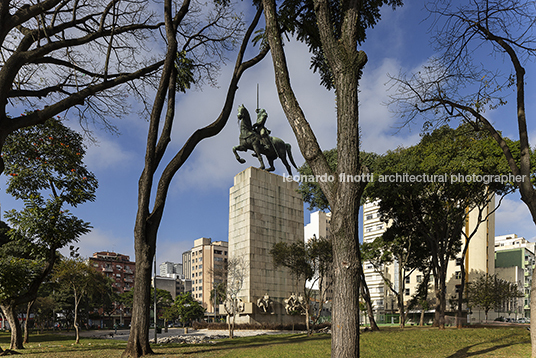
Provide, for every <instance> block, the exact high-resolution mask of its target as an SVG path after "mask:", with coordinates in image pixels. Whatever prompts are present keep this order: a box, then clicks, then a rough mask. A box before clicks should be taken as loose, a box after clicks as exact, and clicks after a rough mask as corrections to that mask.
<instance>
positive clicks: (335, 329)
mask: <svg viewBox="0 0 536 358" xmlns="http://www.w3.org/2000/svg"><path fill="white" fill-rule="evenodd" d="M262 3H263V7H264V14H265V20H266V38H267V40H268V43H269V45H270V53H271V54H272V62H273V65H274V70H275V76H276V79H275V80H276V85H277V90H278V93H279V101H280V103H281V106H282V107H283V111H284V112H285V115H286V117H287V119H288V121H289V123H290V125H291V126H292V129H293V131H294V134H295V136H296V139H297V141H298V144H299V146H300V151H301V152H302V155H303V157H304V158H305V160H306V161H307V163H308V164H309V166H310V167H311V169H312V171H313V173H314V174H315V175H323V174H328V175H336V176H337V177H336V181H335V182H320V183H319V185H320V188H321V189H322V192H323V193H324V195H325V196H326V198H327V199H328V202H329V204H330V208H331V211H332V219H331V224H330V228H331V230H332V234H333V236H332V244H333V272H334V278H335V279H334V286H333V287H334V289H333V311H332V339H331V355H332V357H337V358H346V357H352V358H353V357H359V289H360V288H359V282H360V280H361V276H360V271H359V268H360V266H361V259H360V255H359V235H358V233H359V229H358V226H359V207H360V200H361V194H362V192H363V185H362V183H356V182H348V181H341V182H339V181H338V179H339V178H338V175H339V174H342V175H352V176H354V175H358V174H360V173H361V165H360V162H359V111H358V82H359V77H360V74H361V70H362V68H363V67H364V65H365V63H366V61H367V58H366V55H365V53H364V52H362V51H357V48H356V41H355V40H356V28H355V27H354V26H353V25H355V23H356V21H357V18H358V16H359V14H358V12H359V9H358V7H359V5H358V4H357V2H355V3H352V4H349V6H348V8H345V9H344V14H343V16H344V18H345V19H344V21H343V23H345V24H348V27H345V28H344V29H343V31H342V33H341V38H340V39H335V37H334V36H333V26H332V24H331V21H330V11H329V5H328V3H327V1H317V0H315V1H314V3H315V4H314V5H315V13H316V15H317V20H318V24H319V25H318V28H319V30H320V38H321V41H322V48H323V50H324V54H325V57H326V59H327V60H328V62H329V66H330V68H331V70H332V73H333V77H334V82H335V88H336V91H335V92H336V97H337V155H338V156H337V160H338V161H337V171H336V172H335V173H333V172H332V171H331V169H330V167H329V165H328V164H327V161H326V158H325V157H324V155H323V154H322V151H321V149H320V146H319V145H318V141H317V140H316V137H315V135H314V132H313V131H312V129H311V127H310V125H309V123H308V122H307V120H306V119H305V115H304V114H303V111H302V110H301V108H300V105H299V103H298V101H297V99H296V97H295V95H294V92H293V90H292V86H291V84H290V75H289V73H288V68H287V64H286V58H285V53H284V51H283V45H282V41H281V36H280V33H279V27H278V24H277V15H276V13H277V12H276V5H275V1H274V0H263V2H262Z"/></svg>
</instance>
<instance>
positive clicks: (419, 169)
mask: <svg viewBox="0 0 536 358" xmlns="http://www.w3.org/2000/svg"><path fill="white" fill-rule="evenodd" d="M377 169H378V170H377V172H376V173H375V174H377V177H376V178H375V181H374V183H371V185H369V187H367V196H368V197H369V198H371V199H379V200H380V201H379V206H380V209H379V211H380V215H381V220H382V221H384V222H392V225H391V226H392V227H393V229H392V231H393V234H392V237H393V238H397V237H404V238H409V239H410V240H411V241H412V242H421V241H425V242H426V247H427V251H428V255H429V257H430V258H431V260H430V264H431V266H430V270H431V272H432V274H433V276H434V287H435V294H436V307H435V320H434V324H435V325H436V326H438V327H440V328H443V327H444V314H445V309H446V274H447V267H448V264H449V261H450V260H452V259H454V258H455V257H456V256H457V255H458V253H460V251H462V241H461V238H462V235H464V236H465V239H466V240H465V246H464V249H463V255H465V253H466V251H467V246H468V245H469V242H470V239H471V237H472V236H474V235H475V234H476V232H477V229H478V225H479V224H480V223H481V222H484V221H486V220H487V217H488V216H489V215H491V213H492V212H493V211H494V210H496V208H495V209H494V210H491V211H489V212H486V210H487V209H488V207H489V203H490V201H492V200H494V199H495V197H494V194H498V195H505V194H506V193H508V192H509V191H510V186H509V183H508V182H503V181H501V180H496V179H497V178H496V177H495V175H498V174H505V173H506V174H507V173H508V172H509V170H508V167H507V163H506V162H505V160H504V158H502V156H501V155H500V151H499V148H498V146H497V145H496V144H495V143H494V142H493V140H492V139H491V138H489V136H487V135H486V133H485V132H479V133H471V132H469V133H468V132H467V127H465V126H461V127H459V128H458V129H452V128H449V127H447V126H444V127H441V128H439V129H437V130H435V131H433V132H432V133H430V134H426V135H424V136H423V138H422V140H421V142H420V143H419V144H418V145H416V146H414V147H411V148H407V149H399V150H396V151H392V152H389V153H388V154H387V155H386V156H385V157H384V158H382V159H381V160H379V161H378V162H377ZM402 174H403V175H407V176H408V177H409V176H411V175H413V177H414V178H420V179H419V180H417V179H415V180H409V179H406V180H395V179H396V178H394V179H393V178H392V177H394V176H396V175H402ZM473 175H480V179H478V178H477V177H475V179H471V180H466V179H465V178H466V177H467V176H469V177H470V178H473ZM485 175H492V176H491V177H484V176H485ZM452 176H454V177H455V178H462V177H463V178H464V179H463V180H462V179H456V180H454V179H452ZM382 178H387V179H384V180H382ZM485 178H488V179H489V180H487V179H485ZM499 179H500V178H499ZM497 207H498V206H497ZM471 212H473V213H475V212H476V213H477V216H478V220H477V224H476V225H475V226H476V227H475V229H474V230H473V231H472V232H471V233H467V234H466V233H465V232H464V231H463V230H462V229H463V228H464V227H465V223H466V219H467V217H468V215H469V213H471ZM485 212H486V214H485V215H484V213H485ZM417 247H418V246H416V247H415V248H417ZM462 261H464V260H463V259H462ZM462 270H464V268H463V267H462ZM462 276H463V275H462ZM463 284H464V282H462V285H463Z"/></svg>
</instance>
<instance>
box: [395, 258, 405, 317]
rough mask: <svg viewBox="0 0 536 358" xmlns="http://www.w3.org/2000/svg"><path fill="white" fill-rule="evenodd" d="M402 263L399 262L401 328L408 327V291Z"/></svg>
mask: <svg viewBox="0 0 536 358" xmlns="http://www.w3.org/2000/svg"><path fill="white" fill-rule="evenodd" d="M402 265H403V264H402V262H400V260H399V262H398V297H397V298H398V312H399V313H400V322H399V324H400V328H404V327H405V325H406V309H405V305H404V295H405V290H406V281H405V270H404V267H403V266H402Z"/></svg>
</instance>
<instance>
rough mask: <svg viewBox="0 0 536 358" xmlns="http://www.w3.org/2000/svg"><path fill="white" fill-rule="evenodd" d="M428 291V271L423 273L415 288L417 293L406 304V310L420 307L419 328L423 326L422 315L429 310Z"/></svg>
mask: <svg viewBox="0 0 536 358" xmlns="http://www.w3.org/2000/svg"><path fill="white" fill-rule="evenodd" d="M428 291H430V270H429V269H427V270H425V271H424V272H423V279H422V281H421V282H420V283H419V285H418V286H417V292H416V293H415V294H414V295H413V296H412V297H411V299H410V300H409V302H408V310H411V309H413V308H414V307H416V306H420V307H421V318H420V319H419V326H421V327H422V326H424V313H425V312H426V311H428V310H429V309H430V306H431V305H430V301H428Z"/></svg>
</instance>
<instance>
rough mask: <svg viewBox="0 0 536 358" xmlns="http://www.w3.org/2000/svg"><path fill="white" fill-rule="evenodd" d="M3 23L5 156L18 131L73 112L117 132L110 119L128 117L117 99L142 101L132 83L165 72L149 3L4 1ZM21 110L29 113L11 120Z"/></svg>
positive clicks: (0, 133) (0, 82) (0, 99)
mask: <svg viewBox="0 0 536 358" xmlns="http://www.w3.org/2000/svg"><path fill="white" fill-rule="evenodd" d="M0 18H1V19H2V20H1V21H0V45H1V48H2V56H1V57H0V107H1V110H0V138H1V139H0V150H1V149H2V147H3V144H4V140H5V138H6V137H7V136H8V135H10V134H11V133H13V132H14V131H16V130H18V129H21V128H25V127H28V126H33V125H36V124H43V123H44V122H45V121H46V120H47V119H48V118H52V117H55V116H56V115H58V114H60V113H62V112H64V111H66V110H68V109H70V108H76V110H75V111H73V112H74V113H76V114H77V115H78V117H79V118H80V120H81V121H82V123H83V124H84V125H87V123H90V122H91V121H92V120H97V121H98V122H99V123H100V124H102V125H103V126H105V127H108V128H110V129H113V125H112V124H111V123H110V118H111V117H114V116H119V115H122V114H125V113H127V111H128V110H129V108H128V101H125V99H126V95H118V94H127V93H129V92H130V93H132V94H134V95H135V96H137V95H138V94H139V93H142V92H143V89H142V88H140V86H141V85H142V84H141V83H134V82H133V81H135V80H137V79H147V80H150V77H151V76H152V75H154V73H155V72H156V71H158V69H159V68H160V67H161V66H162V64H163V61H156V62H151V61H150V60H148V58H149V57H150V56H148V55H150V51H151V50H149V49H148V48H147V46H146V45H147V44H148V42H149V41H154V36H158V30H160V29H161V28H162V27H163V25H164V24H163V22H159V19H158V17H157V16H156V15H155V13H154V12H153V11H152V10H151V6H147V4H146V3H145V2H139V1H132V0H126V1H121V3H118V2H117V1H113V0H95V1H92V2H91V4H90V5H89V4H87V3H81V2H79V1H74V0H69V1H59V0H47V1H40V2H33V3H32V2H19V1H3V2H2V3H1V4H0ZM151 48H152V47H151ZM127 83H128V85H127ZM139 100H140V101H143V98H139ZM15 104H22V106H24V107H25V108H27V109H28V112H27V113H25V114H21V115H19V116H14V117H13V118H9V116H8V112H10V111H11V112H12V108H13V107H14V105H15ZM12 114H13V113H12ZM3 170H4V166H3V163H2V161H1V160H0V173H1V172H2V171H3Z"/></svg>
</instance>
